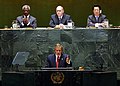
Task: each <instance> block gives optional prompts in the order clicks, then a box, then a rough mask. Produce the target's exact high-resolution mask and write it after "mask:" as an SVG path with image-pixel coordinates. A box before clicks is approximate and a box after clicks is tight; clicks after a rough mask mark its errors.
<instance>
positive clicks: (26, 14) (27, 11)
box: [23, 8, 30, 16]
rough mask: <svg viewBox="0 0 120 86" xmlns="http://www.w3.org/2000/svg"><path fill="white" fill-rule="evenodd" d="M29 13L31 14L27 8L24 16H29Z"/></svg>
mask: <svg viewBox="0 0 120 86" xmlns="http://www.w3.org/2000/svg"><path fill="white" fill-rule="evenodd" d="M29 12H30V10H29V9H27V8H25V9H24V10H23V14H24V15H25V16H28V15H29Z"/></svg>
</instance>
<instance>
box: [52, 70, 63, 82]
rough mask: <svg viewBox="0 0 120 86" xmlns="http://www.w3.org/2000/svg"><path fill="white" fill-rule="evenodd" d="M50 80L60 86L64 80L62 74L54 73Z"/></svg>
mask: <svg viewBox="0 0 120 86" xmlns="http://www.w3.org/2000/svg"><path fill="white" fill-rule="evenodd" d="M51 80H52V82H53V83H54V84H61V83H62V82H63V80H64V74H63V73H62V72H54V73H52V74H51Z"/></svg>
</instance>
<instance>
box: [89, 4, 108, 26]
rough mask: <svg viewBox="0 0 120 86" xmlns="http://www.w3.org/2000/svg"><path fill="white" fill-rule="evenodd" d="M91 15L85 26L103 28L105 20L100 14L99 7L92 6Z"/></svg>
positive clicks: (104, 16)
mask: <svg viewBox="0 0 120 86" xmlns="http://www.w3.org/2000/svg"><path fill="white" fill-rule="evenodd" d="M92 11H93V14H92V15H90V16H89V17H88V20H87V26H88V27H99V26H100V27H105V23H104V22H105V21H106V20H107V18H106V15H103V14H102V13H101V12H102V10H101V7H100V6H99V5H94V6H93V7H92Z"/></svg>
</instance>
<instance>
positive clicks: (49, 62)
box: [46, 54, 72, 67]
mask: <svg viewBox="0 0 120 86" xmlns="http://www.w3.org/2000/svg"><path fill="white" fill-rule="evenodd" d="M67 56H68V55H67V54H61V57H60V62H59V67H72V62H70V64H67V63H66V57H67ZM46 67H56V56H55V54H50V55H49V56H48V57H47V64H46Z"/></svg>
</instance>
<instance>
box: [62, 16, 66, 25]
mask: <svg viewBox="0 0 120 86" xmlns="http://www.w3.org/2000/svg"><path fill="white" fill-rule="evenodd" d="M65 18H66V17H65V14H63V17H62V23H63V24H65V20H66V19H65Z"/></svg>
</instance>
